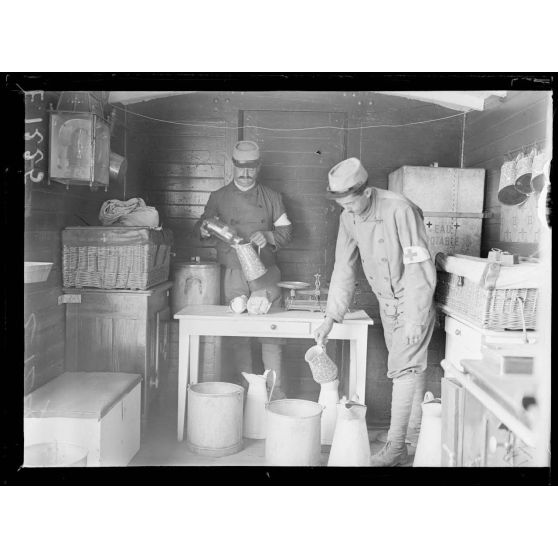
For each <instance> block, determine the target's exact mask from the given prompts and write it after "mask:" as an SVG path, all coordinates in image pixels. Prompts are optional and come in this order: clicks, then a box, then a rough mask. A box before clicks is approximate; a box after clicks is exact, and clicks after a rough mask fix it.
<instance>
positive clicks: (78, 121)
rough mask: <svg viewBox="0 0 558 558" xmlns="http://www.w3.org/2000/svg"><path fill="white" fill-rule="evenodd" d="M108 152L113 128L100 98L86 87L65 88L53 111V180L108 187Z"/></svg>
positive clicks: (95, 187) (51, 168) (51, 145)
mask: <svg viewBox="0 0 558 558" xmlns="http://www.w3.org/2000/svg"><path fill="white" fill-rule="evenodd" d="M109 154H110V129H109V125H108V123H107V122H106V121H105V120H104V118H103V108H102V104H101V102H100V101H99V100H98V99H97V98H96V97H94V96H93V95H92V94H91V93H89V92H87V91H64V92H63V93H62V94H61V96H60V99H59V101H58V105H57V107H56V110H55V111H52V112H51V113H50V158H49V176H50V180H54V181H56V182H61V183H62V184H66V186H67V187H69V185H70V184H75V185H89V187H90V188H91V189H94V190H96V189H97V188H98V187H99V186H104V188H105V190H106V189H107V187H108V183H109Z"/></svg>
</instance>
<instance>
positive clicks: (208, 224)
mask: <svg viewBox="0 0 558 558" xmlns="http://www.w3.org/2000/svg"><path fill="white" fill-rule="evenodd" d="M203 226H204V227H205V229H206V230H207V232H209V233H210V234H212V235H213V236H216V237H217V238H219V239H221V240H222V241H223V242H228V243H229V244H239V243H241V242H242V237H240V236H238V235H237V234H236V231H235V230H234V229H233V228H232V227H229V225H227V224H226V223H223V221H221V220H220V219H219V218H218V217H211V218H210V219H204V221H203Z"/></svg>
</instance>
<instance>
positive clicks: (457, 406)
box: [442, 378, 465, 467]
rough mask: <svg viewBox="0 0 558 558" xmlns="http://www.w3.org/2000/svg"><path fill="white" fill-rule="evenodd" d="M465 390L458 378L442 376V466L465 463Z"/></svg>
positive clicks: (458, 465) (459, 465)
mask: <svg viewBox="0 0 558 558" xmlns="http://www.w3.org/2000/svg"><path fill="white" fill-rule="evenodd" d="M464 401H465V390H464V388H463V387H462V386H461V385H459V383H458V382H457V381H456V380H453V379H450V378H442V467H461V466H462V464H463V411H464Z"/></svg>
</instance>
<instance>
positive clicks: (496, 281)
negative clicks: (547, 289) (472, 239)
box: [436, 253, 541, 289]
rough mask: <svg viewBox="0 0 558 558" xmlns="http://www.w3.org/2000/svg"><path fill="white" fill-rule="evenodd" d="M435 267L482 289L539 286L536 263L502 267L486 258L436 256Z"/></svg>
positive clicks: (538, 267) (539, 270) (539, 278)
mask: <svg viewBox="0 0 558 558" xmlns="http://www.w3.org/2000/svg"><path fill="white" fill-rule="evenodd" d="M436 266H437V267H438V269H441V270H442V271H446V272H447V273H453V274H454V275H458V276H460V277H466V278H467V279H469V280H471V281H473V282H475V283H477V284H478V285H480V286H481V287H483V288H495V289H532V288H538V287H539V286H540V284H541V268H540V264H538V263H528V262H521V263H519V264H517V265H514V266H509V267H507V266H502V265H500V264H498V263H493V262H489V261H488V258H473V257H470V256H461V257H458V256H447V255H445V254H442V253H440V254H437V256H436Z"/></svg>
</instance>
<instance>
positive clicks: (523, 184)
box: [515, 151, 535, 194]
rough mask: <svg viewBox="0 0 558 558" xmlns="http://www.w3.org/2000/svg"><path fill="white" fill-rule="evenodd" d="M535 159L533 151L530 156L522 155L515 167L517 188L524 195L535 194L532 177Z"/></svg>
mask: <svg viewBox="0 0 558 558" xmlns="http://www.w3.org/2000/svg"><path fill="white" fill-rule="evenodd" d="M534 158H535V151H531V153H529V155H522V156H521V157H520V158H519V160H518V161H517V164H516V167H515V187H516V188H517V190H519V191H520V192H521V193H522V194H531V193H532V192H533V187H532V186H531V176H532V173H533V159H534Z"/></svg>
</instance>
